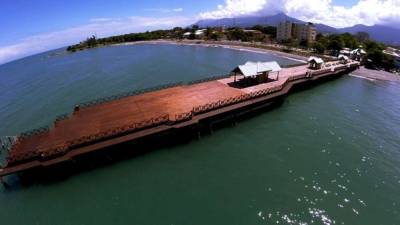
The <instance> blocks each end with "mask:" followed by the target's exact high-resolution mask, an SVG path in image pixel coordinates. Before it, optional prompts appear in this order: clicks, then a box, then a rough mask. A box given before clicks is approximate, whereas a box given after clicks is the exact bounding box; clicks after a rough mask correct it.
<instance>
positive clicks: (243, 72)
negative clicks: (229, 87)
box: [232, 61, 282, 83]
mask: <svg viewBox="0 0 400 225" xmlns="http://www.w3.org/2000/svg"><path fill="white" fill-rule="evenodd" d="M281 70H282V68H281V67H280V66H279V64H278V63H277V62H275V61H271V62H246V63H245V64H244V65H239V66H238V67H236V68H235V69H234V70H232V74H233V75H234V77H235V78H234V81H235V82H236V77H237V76H241V77H242V78H243V79H251V80H256V81H257V83H264V82H267V81H268V80H269V79H274V80H278V79H279V72H280V71H281Z"/></svg>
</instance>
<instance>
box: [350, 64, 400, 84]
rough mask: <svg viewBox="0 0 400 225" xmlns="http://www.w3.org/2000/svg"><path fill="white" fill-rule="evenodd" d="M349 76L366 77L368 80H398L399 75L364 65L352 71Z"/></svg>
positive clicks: (399, 79) (399, 78)
mask: <svg viewBox="0 0 400 225" xmlns="http://www.w3.org/2000/svg"><path fill="white" fill-rule="evenodd" d="M350 76H354V77H360V78H366V79H368V80H384V81H400V76H399V75H397V74H394V73H389V72H386V71H382V70H371V69H367V68H365V67H363V66H362V67H360V69H358V70H356V71H354V72H352V73H351V74H350Z"/></svg>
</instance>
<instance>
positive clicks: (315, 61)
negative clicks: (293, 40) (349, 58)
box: [307, 56, 324, 70]
mask: <svg viewBox="0 0 400 225" xmlns="http://www.w3.org/2000/svg"><path fill="white" fill-rule="evenodd" d="M307 61H308V63H309V67H310V69H315V70H318V69H321V68H322V65H323V64H324V60H322V59H321V58H318V57H315V56H311V57H310V58H308V60H307Z"/></svg>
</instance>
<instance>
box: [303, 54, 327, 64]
mask: <svg viewBox="0 0 400 225" xmlns="http://www.w3.org/2000/svg"><path fill="white" fill-rule="evenodd" d="M307 61H308V62H312V61H314V62H315V63H317V64H322V63H324V60H322V59H321V58H318V57H315V56H311V57H310V58H308V60H307Z"/></svg>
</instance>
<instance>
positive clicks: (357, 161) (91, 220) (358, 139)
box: [0, 45, 400, 225]
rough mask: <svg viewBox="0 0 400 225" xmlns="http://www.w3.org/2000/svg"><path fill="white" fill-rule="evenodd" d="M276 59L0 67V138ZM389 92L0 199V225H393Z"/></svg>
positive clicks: (120, 55)
mask: <svg viewBox="0 0 400 225" xmlns="http://www.w3.org/2000/svg"><path fill="white" fill-rule="evenodd" d="M248 60H253V61H256V60H261V61H270V60H276V61H278V62H279V63H281V64H283V65H290V64H294V63H297V62H294V61H291V60H289V59H285V58H280V57H278V56H275V55H266V54H258V53H251V52H245V51H236V50H230V49H223V48H205V47H194V46H174V45H132V46H111V47H104V48H98V49H92V50H87V51H81V52H77V53H74V54H67V53H64V52H63V51H62V50H57V51H54V52H48V53H43V54H40V55H36V56H32V57H28V58H25V59H23V60H19V61H15V62H12V63H8V64H4V65H0V90H1V93H0V135H2V136H6V135H15V134H17V133H19V132H22V131H25V130H27V129H31V128H35V127H39V126H43V125H49V124H51V123H52V121H53V120H54V119H55V118H56V116H57V115H59V114H63V113H67V112H71V110H72V108H73V106H74V105H75V104H76V103H79V102H83V101H88V100H92V99H96V98H98V97H104V96H109V95H114V94H118V93H122V92H125V91H130V90H135V89H143V88H148V87H153V86H157V85H160V84H168V83H174V82H179V81H184V82H188V81H192V80H198V79H202V78H206V77H210V76H215V75H223V74H227V73H229V71H230V70H231V69H233V68H234V67H235V66H236V65H238V64H243V63H245V62H246V61H248ZM399 138H400V84H399V83H390V82H382V81H369V80H364V79H359V78H355V77H350V76H343V77H342V78H340V79H336V80H334V81H330V82H326V83H323V84H320V85H318V86H315V87H312V88H310V89H308V90H304V91H300V92H296V93H292V94H290V95H289V96H288V97H287V98H286V99H285V101H284V103H283V105H281V106H279V107H277V108H275V109H273V110H270V111H268V112H265V113H263V114H260V115H257V116H255V117H253V118H250V119H247V120H245V121H241V122H239V123H238V124H237V125H236V126H233V127H227V128H223V129H219V130H217V131H215V132H214V133H213V134H212V135H205V136H202V137H201V138H200V139H199V140H193V141H191V142H189V143H186V144H181V145H178V146H175V147H168V148H162V149H159V150H157V151H153V152H150V153H147V154H144V155H141V156H138V157H135V158H132V159H127V160H124V161H122V162H119V163H116V164H114V165H110V166H106V167H101V168H97V169H94V170H90V171H84V172H82V173H80V174H77V175H74V176H72V177H70V178H68V179H65V180H62V181H58V182H54V183H46V184H43V183H38V184H33V185H29V186H24V185H21V184H19V182H18V179H16V178H15V177H9V178H8V181H9V182H10V183H11V184H12V185H13V188H11V189H4V188H3V187H0V218H1V223H0V224H7V225H26V224H27V225H28V224H35V225H36V224H38V225H53V224H57V225H67V224H71V225H72V224H73V225H79V224H82V225H84V224H85V225H86V224H87V225H90V224H96V225H102V224H104V225H109V224H113V225H117V224H121V225H125V224H140V225H147V224H148V225H158V224H160V225H161V224H165V225H190V224H193V225H197V224H203V225H214V224H215V225H224V224H226V225H234V224H238V225H252V224H299V225H300V224H324V225H328V224H349V225H369V224H370V225H380V224H382V225H391V224H393V225H398V224H400V140H399ZM0 156H1V157H4V153H1V155H0Z"/></svg>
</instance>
